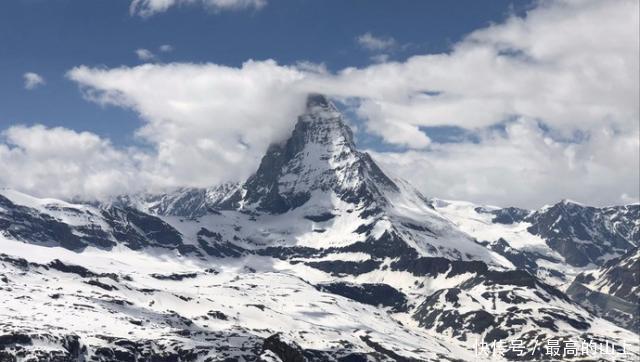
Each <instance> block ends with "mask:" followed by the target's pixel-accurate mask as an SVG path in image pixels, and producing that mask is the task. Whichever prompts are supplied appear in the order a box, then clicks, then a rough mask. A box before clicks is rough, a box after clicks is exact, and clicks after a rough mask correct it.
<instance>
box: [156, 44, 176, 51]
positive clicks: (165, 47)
mask: <svg viewBox="0 0 640 362" xmlns="http://www.w3.org/2000/svg"><path fill="white" fill-rule="evenodd" d="M158 50H160V51H161V52H163V53H171V52H172V51H173V45H171V44H163V45H160V47H159V48H158Z"/></svg>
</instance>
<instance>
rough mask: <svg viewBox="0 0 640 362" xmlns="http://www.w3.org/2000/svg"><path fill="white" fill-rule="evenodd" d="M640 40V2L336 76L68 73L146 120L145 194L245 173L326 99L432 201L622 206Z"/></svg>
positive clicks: (524, 21) (571, 6) (518, 23)
mask: <svg viewBox="0 0 640 362" xmlns="http://www.w3.org/2000/svg"><path fill="white" fill-rule="evenodd" d="M593 24H598V26H597V27H596V26H593ZM637 29H638V3H637V1H632V0H630V1H624V0H621V1H616V2H607V3H603V2H599V1H583V2H570V1H567V2H553V3H550V2H549V3H548V2H542V3H541V4H540V6H539V7H538V8H536V9H534V10H532V11H530V12H529V13H528V14H527V16H526V17H525V18H517V17H512V18H510V19H508V20H507V21H506V22H505V23H503V24H497V25H492V26H490V27H488V28H485V29H481V30H478V31H476V32H474V33H472V34H470V35H469V36H468V37H467V38H465V39H463V40H462V41H461V42H459V43H457V44H455V46H454V47H453V48H452V50H451V51H450V52H449V53H443V54H432V55H423V56H414V57H411V58H409V59H407V60H406V61H404V62H385V63H382V64H375V65H371V66H368V67H365V68H360V69H358V68H347V69H344V70H342V71H340V72H338V73H336V74H332V73H330V72H328V71H327V70H326V68H324V67H322V66H321V65H316V64H312V63H308V62H302V63H299V64H298V65H296V66H281V65H278V64H276V63H275V62H274V61H248V62H246V63H245V64H243V66H242V67H240V68H235V67H226V66H220V65H216V64H178V63H173V64H163V65H160V64H144V65H140V66H137V67H120V68H114V69H104V68H89V67H84V66H80V67H76V68H74V69H73V70H71V71H70V72H69V74H68V76H69V78H71V79H72V80H74V81H75V82H77V83H78V84H79V85H80V86H81V88H82V89H83V92H84V95H85V96H86V97H87V98H88V99H90V100H92V101H95V102H98V103H101V104H111V105H116V106H119V107H124V108H129V109H132V110H134V111H136V112H138V113H139V114H140V117H141V119H142V120H143V121H144V124H143V125H142V126H141V127H140V129H139V130H138V131H137V137H139V138H140V139H141V140H142V141H144V142H145V143H146V144H150V145H151V146H152V151H150V152H147V153H140V152H139V151H132V150H127V151H126V152H124V151H118V150H114V151H115V152H116V153H117V154H126V155H127V158H126V159H127V161H121V162H123V163H124V165H125V166H123V167H124V169H125V170H130V169H131V168H134V169H136V170H137V171H136V172H142V173H143V174H144V175H145V176H144V177H138V178H137V180H141V181H137V182H142V183H145V187H147V186H146V185H152V186H154V187H159V186H172V185H183V184H189V185H199V186H204V185H210V184H214V183H216V182H218V181H222V180H229V179H241V178H243V177H245V176H247V175H248V174H249V173H250V172H251V171H253V170H254V169H255V167H256V165H257V163H258V162H259V158H260V157H261V156H262V152H263V151H264V150H265V149H266V147H267V145H268V144H269V143H270V142H272V141H273V140H278V139H282V138H283V137H284V136H285V135H286V134H287V132H288V131H289V129H290V128H291V126H292V124H293V122H294V120H295V115H296V114H297V113H298V112H299V111H301V106H302V103H303V102H302V100H303V97H304V94H305V93H306V92H309V91H317V92H323V93H327V94H329V95H331V96H334V97H337V98H338V99H341V100H344V101H346V103H345V104H347V105H349V106H350V107H352V108H353V110H354V111H355V112H356V113H357V114H358V115H359V116H360V117H362V118H363V119H365V124H364V127H361V129H363V130H366V131H368V132H371V133H374V134H376V135H378V136H380V137H381V138H382V139H384V140H385V141H386V142H388V143H391V144H395V145H403V146H406V147H409V148H410V149H411V150H410V151H408V152H405V153H383V154H377V155H376V156H377V158H378V159H379V160H381V161H382V162H383V164H386V165H393V167H389V168H390V169H393V170H394V171H396V172H398V173H400V174H401V175H402V176H404V177H406V178H408V179H409V180H410V181H412V182H413V183H416V184H418V185H419V186H420V187H421V189H422V190H423V191H424V192H425V194H427V195H431V196H437V197H443V198H459V199H469V200H472V201H479V202H487V203H498V204H504V205H506V204H514V205H517V206H540V205H541V204H543V203H550V202H554V201H557V200H558V199H559V198H562V197H571V198H573V199H578V200H581V201H584V202H587V203H596V204H610V203H618V202H623V201H624V202H627V201H628V200H637V199H638V189H637V185H638V182H639V178H638V170H637V167H630V166H629V165H637V164H638V158H639V157H640V156H639V155H638V153H639V152H640V148H639V147H640V146H639V145H638V138H639V133H640V131H639V125H638V123H639V118H640V116H639V110H638V104H637V99H638V96H639V94H638V74H639V70H638V46H639V45H638V43H639V41H638V36H639V35H638V32H637V31H636V30H637ZM507 119H516V120H515V121H511V122H507V123H506V124H507V128H506V130H505V131H504V132H499V131H495V130H494V131H487V129H492V128H489V127H491V126H493V125H496V124H502V123H504V122H505V120H507ZM541 123H542V124H544V125H545V127H546V129H545V130H543V129H541V128H540V127H539V126H538V124H541ZM438 125H449V126H452V125H453V126H459V127H463V128H466V129H468V130H470V131H471V132H478V133H479V136H478V138H479V139H478V142H477V143H471V142H466V143H458V144H438V143H435V142H433V141H432V140H431V139H430V137H429V135H425V134H424V133H423V132H422V131H421V127H424V126H438ZM576 135H581V136H580V137H576ZM562 140H565V141H562ZM567 140H571V141H567ZM89 154H90V153H89ZM132 160H135V161H132ZM27 161H28V160H25V161H24V162H27ZM112 166H113V167H114V168H115V169H116V170H120V169H121V168H118V167H117V164H115V163H114V164H113V165H112ZM9 169H12V168H9ZM54 174H55V173H54ZM5 177H6V176H5ZM15 177H16V180H17V178H19V175H16V176H15ZM5 182H6V181H5ZM17 182H18V181H14V184H11V185H12V186H15V185H18V186H19V185H20V184H19V183H17ZM52 184H55V182H52ZM43 187H45V186H43ZM90 189H91V188H87V190H90ZM50 190H52V191H55V188H50ZM87 192H88V191H87Z"/></svg>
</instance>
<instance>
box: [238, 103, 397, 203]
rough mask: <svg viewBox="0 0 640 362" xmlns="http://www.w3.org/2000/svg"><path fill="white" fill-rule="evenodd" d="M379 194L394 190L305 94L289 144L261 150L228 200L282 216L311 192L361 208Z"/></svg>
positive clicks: (330, 108)
mask: <svg viewBox="0 0 640 362" xmlns="http://www.w3.org/2000/svg"><path fill="white" fill-rule="evenodd" d="M384 190H395V191H397V190H398V187H397V186H396V185H395V184H394V183H393V181H391V179H389V178H388V177H387V176H386V175H385V174H384V173H383V172H382V171H381V170H380V168H379V167H378V166H377V165H376V164H375V162H374V161H373V160H372V159H371V157H370V156H369V155H368V154H366V153H363V152H360V151H358V150H357V149H356V145H355V143H354V140H353V133H352V131H351V129H350V128H349V126H347V125H346V124H345V122H344V119H343V117H342V115H341V114H340V112H339V111H338V109H337V108H336V106H335V105H334V104H333V103H332V102H331V101H330V100H329V99H327V97H325V96H323V95H319V94H311V95H309V96H308V98H307V103H306V110H305V113H304V114H302V115H301V116H300V117H298V121H297V123H296V125H295V127H294V129H293V132H292V133H291V136H290V137H289V139H288V140H287V141H286V142H285V143H283V144H274V145H272V146H271V147H270V148H269V149H268V150H267V152H266V154H265V156H264V157H263V158H262V162H261V163H260V166H259V167H258V170H257V171H256V173H255V174H254V175H252V176H251V177H250V178H249V179H248V180H247V182H246V183H245V185H244V187H243V189H242V190H241V191H240V193H239V194H238V196H237V197H235V198H234V199H233V200H234V201H235V202H237V205H238V206H241V207H251V206H255V208H256V209H258V210H261V211H267V212H270V213H282V212H285V211H287V210H290V209H293V208H296V207H298V206H300V205H302V204H304V203H305V202H307V201H308V200H309V199H310V198H311V196H312V194H313V193H314V191H325V192H326V191H333V192H334V193H335V194H336V195H337V196H338V197H339V198H340V199H342V200H343V201H346V202H350V203H353V204H361V206H367V205H371V204H372V203H376V202H378V203H381V202H384V201H383V193H384Z"/></svg>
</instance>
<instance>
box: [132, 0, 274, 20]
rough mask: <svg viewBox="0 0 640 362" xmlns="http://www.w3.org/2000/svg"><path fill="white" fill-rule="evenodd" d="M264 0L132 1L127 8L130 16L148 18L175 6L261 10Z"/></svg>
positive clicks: (217, 9) (215, 9)
mask: <svg viewBox="0 0 640 362" xmlns="http://www.w3.org/2000/svg"><path fill="white" fill-rule="evenodd" d="M266 4H267V1H266V0H133V1H132V2H131V5H130V6H129V11H130V13H131V14H132V15H139V16H142V17H148V16H151V15H154V14H157V13H162V12H165V11H167V10H168V9H169V8H171V7H173V6H177V5H200V6H203V7H204V8H206V9H208V10H211V11H214V12H217V11H224V10H244V9H261V8H262V7H263V6H265V5H266Z"/></svg>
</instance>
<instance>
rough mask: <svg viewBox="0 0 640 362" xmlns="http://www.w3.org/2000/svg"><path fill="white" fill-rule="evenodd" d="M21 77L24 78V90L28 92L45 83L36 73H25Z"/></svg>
mask: <svg viewBox="0 0 640 362" xmlns="http://www.w3.org/2000/svg"><path fill="white" fill-rule="evenodd" d="M22 77H23V78H24V88H25V89H28V90H32V89H36V88H38V87H40V86H42V85H44V84H45V83H46V82H45V80H44V78H43V77H42V76H41V75H40V74H37V73H33V72H27V73H24V74H23V75H22Z"/></svg>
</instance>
